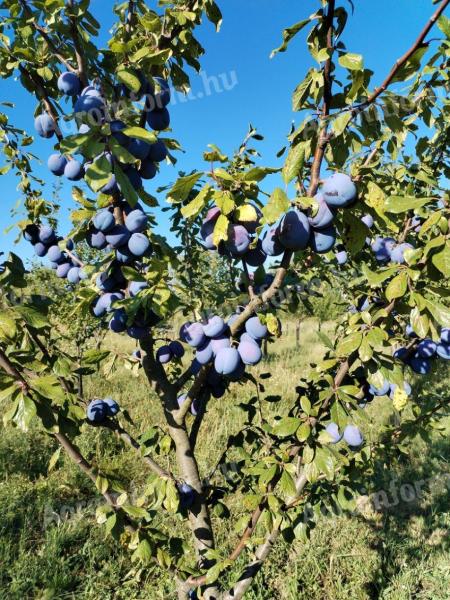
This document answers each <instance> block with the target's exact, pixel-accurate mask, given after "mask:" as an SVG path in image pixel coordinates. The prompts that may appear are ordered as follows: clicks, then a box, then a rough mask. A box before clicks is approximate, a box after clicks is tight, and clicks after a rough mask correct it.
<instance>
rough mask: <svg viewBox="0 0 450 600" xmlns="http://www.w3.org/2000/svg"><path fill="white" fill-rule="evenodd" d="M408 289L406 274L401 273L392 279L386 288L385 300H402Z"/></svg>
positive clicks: (404, 272)
mask: <svg viewBox="0 0 450 600" xmlns="http://www.w3.org/2000/svg"><path fill="white" fill-rule="evenodd" d="M407 289H408V273H407V272H406V271H402V272H401V273H399V274H398V275H397V276H396V277H394V279H392V280H391V281H390V282H389V284H388V286H387V288H386V298H387V299H388V300H394V299H395V298H403V296H404V295H405V294H406V290H407Z"/></svg>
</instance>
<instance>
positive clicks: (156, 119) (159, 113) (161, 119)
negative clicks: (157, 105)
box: [147, 108, 170, 131]
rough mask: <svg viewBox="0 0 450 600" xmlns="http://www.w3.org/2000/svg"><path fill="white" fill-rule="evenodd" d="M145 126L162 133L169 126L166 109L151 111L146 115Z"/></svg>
mask: <svg viewBox="0 0 450 600" xmlns="http://www.w3.org/2000/svg"><path fill="white" fill-rule="evenodd" d="M147 124H148V126H149V127H151V128H152V129H154V130H155V131H164V129H167V128H168V127H169V125H170V114H169V111H168V110H167V108H162V109H161V110H152V111H151V112H149V113H147Z"/></svg>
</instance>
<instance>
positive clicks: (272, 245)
mask: <svg viewBox="0 0 450 600" xmlns="http://www.w3.org/2000/svg"><path fill="white" fill-rule="evenodd" d="M262 249H263V251H264V252H265V253H266V254H267V255H268V256H280V255H281V254H283V252H284V246H283V245H282V244H281V242H280V240H279V239H278V229H277V228H275V227H273V228H272V229H269V231H268V232H267V233H266V235H265V236H264V239H263V241H262Z"/></svg>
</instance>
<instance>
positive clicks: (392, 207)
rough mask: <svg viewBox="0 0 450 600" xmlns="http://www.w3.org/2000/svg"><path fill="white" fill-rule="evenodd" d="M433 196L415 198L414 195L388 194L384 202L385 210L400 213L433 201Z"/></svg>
mask: <svg viewBox="0 0 450 600" xmlns="http://www.w3.org/2000/svg"><path fill="white" fill-rule="evenodd" d="M433 200H434V198H415V197H414V196H390V197H389V198H388V199H387V200H386V203H385V207H384V209H385V211H386V212H389V213H393V214H400V213H404V212H408V211H409V210H414V209H415V208H421V207H422V206H425V204H427V203H429V202H433Z"/></svg>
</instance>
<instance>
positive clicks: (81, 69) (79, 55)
mask: <svg viewBox="0 0 450 600" xmlns="http://www.w3.org/2000/svg"><path fill="white" fill-rule="evenodd" d="M67 7H68V8H70V9H71V10H73V9H74V5H73V0H68V2H67ZM69 21H70V32H71V34H72V40H73V45H74V47H75V56H76V59H77V65H78V77H79V78H80V81H81V83H82V84H83V86H84V87H86V86H87V85H88V84H89V80H88V76H87V69H86V63H85V60H84V56H85V53H84V49H83V46H82V44H81V42H80V35H79V32H78V24H77V19H76V17H75V15H73V14H70V15H69Z"/></svg>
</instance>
